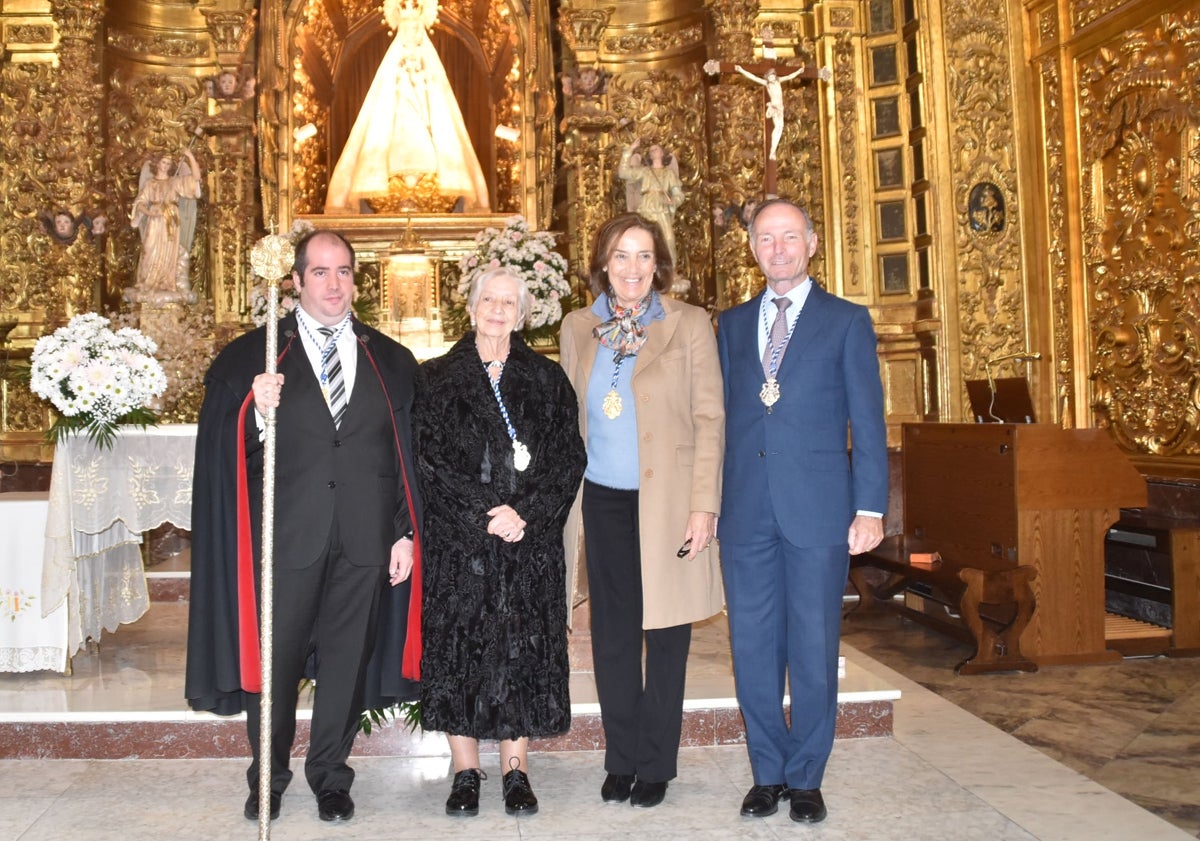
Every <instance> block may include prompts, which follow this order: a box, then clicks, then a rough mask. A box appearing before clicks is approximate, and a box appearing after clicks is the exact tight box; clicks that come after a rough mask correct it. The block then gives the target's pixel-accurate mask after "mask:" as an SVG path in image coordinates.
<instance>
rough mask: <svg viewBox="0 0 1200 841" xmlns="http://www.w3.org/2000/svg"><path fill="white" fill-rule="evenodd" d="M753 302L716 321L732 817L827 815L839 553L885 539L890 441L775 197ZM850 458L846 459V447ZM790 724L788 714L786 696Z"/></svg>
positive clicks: (852, 336)
mask: <svg viewBox="0 0 1200 841" xmlns="http://www.w3.org/2000/svg"><path fill="white" fill-rule="evenodd" d="M750 249H751V251H752V252H753V253H754V257H755V259H756V260H757V261H758V265H759V268H760V269H761V270H762V272H763V274H764V275H765V276H766V279H767V288H766V290H765V291H764V292H763V294H762V295H760V296H758V297H755V298H753V299H752V300H750V301H747V302H746V303H744V304H742V305H740V306H737V307H734V308H733V309H730V310H728V311H726V312H724V313H722V314H721V316H720V320H719V328H718V333H717V344H718V348H719V351H720V358H721V369H722V372H723V373H724V377H725V475H724V490H723V496H722V501H721V519H720V525H719V528H718V537H719V538H720V540H721V561H722V567H723V574H724V577H725V595H726V603H727V605H728V609H729V628H730V637H731V642H732V646H733V667H734V677H735V678H736V681H737V697H738V704H739V705H740V706H741V709H742V716H743V717H744V719H745V722H746V742H747V747H748V748H749V751H750V765H751V768H752V770H753V772H754V786H753V787H752V788H751V789H750V792H749V793H748V794H747V795H746V797H745V799H744V800H743V802H742V814H743V815H746V816H750V817H765V816H766V815H771V814H774V813H775V812H776V810H777V808H778V803H779V800H780V799H781V798H790V800H791V818H792V820H794V821H800V822H806V823H816V822H818V821H821V820H824V818H825V814H826V811H825V802H824V800H823V798H822V797H821V779H822V777H823V775H824V773H825V763H826V762H827V761H828V759H829V753H830V751H831V750H832V748H833V732H834V724H835V722H836V717H837V673H838V668H837V664H838V639H839V630H840V625H841V606H842V595H843V593H844V591H845V588H846V574H847V571H848V568H849V562H850V555H851V554H858V553H861V552H866V551H869V550H871V549H873V548H875V546H877V545H878V544H879V542H880V540H882V539H883V521H882V514H883V512H884V511H886V510H887V493H888V480H887V433H886V428H885V424H884V412H883V388H882V385H881V384H880V379H879V361H878V358H877V356H876V353H875V344H876V339H875V331H874V328H873V327H872V325H871V318H870V315H869V314H868V312H867V310H866V308H865V307H862V306H859V305H857V304H852V303H850V302H848V301H844V300H842V299H841V298H838V297H837V296H835V295H831V294H830V293H828V292H826V291H825V290H823V289H821V288H820V287H819V286H817V285H816V284H815V283H814V282H813V280H812V278H810V277H809V276H808V261H809V259H810V258H811V257H812V255H813V253H814V252H815V251H816V249H817V236H816V233H815V232H814V231H813V229H812V221H811V220H810V219H809V217H808V214H807V213H805V212H804V210H802V209H801V208H800V207H798V206H797V205H795V204H794V203H792V202H790V201H787V200H785V199H771V200H769V201H766V202H763V203H762V204H760V205H759V206H758V207H757V208H755V212H754V216H753V218H752V220H751V223H750ZM851 441H852V442H853V450H852V453H850V454H848V448H849V444H850V442H851ZM785 675H786V677H787V688H788V689H789V691H790V695H791V722H790V725H789V723H788V721H787V719H786V718H785V715H784V710H783V697H784V688H785V683H784V679H785Z"/></svg>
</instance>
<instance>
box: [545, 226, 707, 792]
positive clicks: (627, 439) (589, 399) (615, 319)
mask: <svg viewBox="0 0 1200 841" xmlns="http://www.w3.org/2000/svg"><path fill="white" fill-rule="evenodd" d="M672 268H673V267H672V262H671V255H670V251H669V250H668V249H667V245H666V242H665V240H664V239H663V235H662V232H661V230H660V229H659V227H658V225H657V224H655V223H654V222H651V221H649V220H647V219H645V218H643V217H641V216H639V215H638V214H636V213H626V214H622V215H620V216H616V217H614V218H612V219H610V220H608V221H607V222H605V223H604V224H603V225H602V226H601V227H600V230H599V231H598V232H597V235H596V243H595V247H594V248H593V250H592V262H591V266H590V275H591V287H592V291H593V293H595V295H596V301H595V303H594V304H593V306H591V307H590V308H588V309H581V310H576V311H574V312H572V313H570V314H569V315H568V316H567V317H566V318H565V319H564V320H563V326H562V336H561V339H560V349H561V355H562V365H563V368H565V369H566V372H567V376H568V377H569V378H570V380H571V384H572V385H574V386H575V393H576V395H577V397H578V399H579V423H580V427H581V429H580V432H581V433H582V435H583V439H584V441H585V443H586V444H587V453H588V467H587V473H586V474H585V477H584V483H583V490H582V492H581V495H582V505H581V506H579V507H580V508H581V510H582V520H583V529H584V548H585V552H586V556H587V574H588V595H589V601H590V608H591V631H592V658H593V663H594V668H595V676H596V691H597V694H598V696H599V701H600V713H601V718H602V721H603V725H604V740H605V758H604V767H605V770H606V771H607V772H608V776H607V778H606V779H605V781H604V784H603V785H602V786H601V789H600V795H601V797H602V798H603V799H604V800H605V801H607V802H622V801H624V800H629V801H630V803H631V804H632V805H634V806H642V807H649V806H656V805H658V804H659V803H661V802H662V800H663V797H664V796H665V794H666V790H667V781H669V780H671V779H673V778H674V777H675V775H676V761H677V757H678V753H679V739H680V729H681V727H682V722H683V690H684V678H685V674H686V670H687V655H688V648H689V646H690V644H691V634H692V626H691V623H692V622H695V621H697V620H700V619H704V618H706V617H709V616H712V615H713V614H715V613H717V612H718V611H720V610H721V607H722V604H723V593H722V590H721V574H720V569H719V566H718V559H717V552H716V547H715V546H713V545H712V540H713V536H714V535H715V534H716V525H717V514H718V504H719V502H720V498H721V459H722V455H723V452H724V428H725V409H724V404H723V402H722V400H723V398H722V394H723V390H722V382H721V368H720V364H719V362H718V360H717V343H716V339H715V337H714V335H713V329H712V323H711V321H710V320H709V317H708V314H707V313H706V312H705V311H704V310H703V309H700V308H699V307H695V306H691V305H690V304H685V303H682V302H680V301H675V300H673V299H671V298H667V297H664V296H663V295H662V294H661V293H663V292H665V291H666V290H668V289H670V288H671V282H672V280H673V279H674V278H673V271H672ZM575 546H577V542H576V541H571V540H568V544H567V548H568V552H570V550H571V549H572V548H573V547H575ZM571 560H572V559H571V558H570V557H568V558H567V564H568V568H570V565H571ZM643 643H644V644H645V651H646V658H645V669H644V672H645V677H644V679H643V664H642V650H643Z"/></svg>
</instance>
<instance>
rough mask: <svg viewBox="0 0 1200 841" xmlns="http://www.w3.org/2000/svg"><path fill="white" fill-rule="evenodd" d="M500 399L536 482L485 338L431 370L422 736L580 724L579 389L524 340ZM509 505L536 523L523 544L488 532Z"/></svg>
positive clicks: (424, 434) (425, 377)
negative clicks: (574, 505)
mask: <svg viewBox="0 0 1200 841" xmlns="http://www.w3.org/2000/svg"><path fill="white" fill-rule="evenodd" d="M500 393H501V396H502V397H503V399H504V405H505V408H506V409H507V410H508V414H509V418H510V419H511V421H512V424H513V427H514V428H515V430H516V434H517V438H518V440H520V441H521V442H522V443H523V444H525V445H526V446H527V447H528V448H529V451H530V454H531V455H532V459H531V461H530V464H529V467H528V468H527V469H526V470H524V471H517V470H516V469H515V468H514V465H513V448H512V441H511V439H510V438H509V434H508V430H507V428H506V427H505V424H504V420H503V418H502V416H501V413H500V409H499V406H498V405H497V402H496V398H495V396H494V394H493V393H492V388H491V384H490V382H489V380H488V376H487V373H486V372H485V371H484V368H483V365H482V363H481V362H480V359H479V354H478V351H477V350H476V348H475V335H474V333H468V334H467V335H466V336H464V337H463V338H462V340H461V341H459V342H458V343H457V344H455V346H454V347H453V348H452V349H451V350H450V352H449V353H447V354H446V355H445V356H443V357H440V358H437V359H432V360H430V361H428V362H426V363H425V364H424V365H422V366H421V369H420V371H419V373H418V376H417V399H416V407H415V410H414V418H413V439H414V444H413V446H414V451H415V454H416V458H417V473H418V475H419V477H420V481H421V487H422V491H423V494H424V502H425V518H424V523H425V525H424V531H423V534H422V538H423V539H422V551H423V570H424V618H423V623H422V628H423V640H424V654H423V657H422V661H421V700H422V724H423V725H424V727H425V728H426V729H430V730H441V731H444V732H447V733H451V734H455V735H462V736H473V737H476V738H480V739H515V738H519V737H522V736H546V735H553V734H556V733H562V732H565V731H566V730H567V728H568V727H569V726H570V721H571V707H570V696H569V693H568V678H569V675H570V666H569V665H568V662H567V603H566V590H565V586H566V585H565V570H564V566H563V544H562V530H563V524H564V523H565V521H566V517H567V513H568V511H569V509H570V506H571V502H572V501H573V499H574V498H575V493H576V491H577V490H578V488H579V483H580V482H581V481H582V478H583V470H584V466H585V462H586V455H585V451H584V445H583V440H582V439H581V438H580V436H579V422H578V417H577V411H578V410H577V408H576V407H577V401H576V399H575V394H574V391H573V390H572V388H571V384H570V383H569V382H568V380H567V377H566V375H565V374H564V373H563V371H562V369H561V368H559V366H558V365H556V364H554V363H553V362H551V361H550V360H548V359H545V358H544V357H542V356H539V355H538V354H537V353H535V352H533V351H532V350H530V349H529V348H528V347H526V345H525V344H524V342H522V341H521V339H520V337H519V336H518V335H516V334H514V335H513V336H512V346H511V350H510V352H509V356H508V360H507V362H506V363H505V367H504V373H503V376H502V377H501V379H500ZM502 504H508V505H510V506H512V508H513V509H514V510H515V511H516V512H517V513H518V514H519V515H520V516H521V517H522V518H523V519H524V520H525V521H526V522H527V523H528V525H527V526H526V528H525V537H524V538H523V539H522V540H520V541H518V542H516V543H506V542H504V541H503V540H501V539H500V538H499V537H494V536H492V535H490V534H488V533H487V523H488V519H489V517H488V516H487V512H488V510H489V509H491V508H494V507H495V506H497V505H502Z"/></svg>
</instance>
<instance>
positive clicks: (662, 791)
mask: <svg viewBox="0 0 1200 841" xmlns="http://www.w3.org/2000/svg"><path fill="white" fill-rule="evenodd" d="M666 796H667V784H666V783H665V782H662V783H648V782H646V781H645V780H638V781H637V782H636V783H634V784H633V789H631V790H630V792H629V805H630V806H640V807H641V808H643V809H649V808H650V807H651V806H657V805H658V804H659V803H662V802H663V798H664V797H666Z"/></svg>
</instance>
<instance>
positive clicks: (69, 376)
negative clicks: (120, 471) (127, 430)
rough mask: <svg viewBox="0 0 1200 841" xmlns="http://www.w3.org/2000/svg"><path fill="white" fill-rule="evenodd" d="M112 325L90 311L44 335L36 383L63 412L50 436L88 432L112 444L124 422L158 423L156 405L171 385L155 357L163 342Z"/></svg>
mask: <svg viewBox="0 0 1200 841" xmlns="http://www.w3.org/2000/svg"><path fill="white" fill-rule="evenodd" d="M108 325H109V320H108V319H107V318H105V317H104V316H102V315H99V314H97V313H85V314H84V315H77V316H75V317H74V318H72V319H71V320H70V322H68V324H67V326H66V327H60V328H59V329H57V330H55V331H54V333H52V334H51V335H49V336H42V337H41V338H40V339H38V341H37V345H36V346H35V347H34V349H33V358H32V370H31V371H30V387H31V388H32V389H33V393H34V394H36V395H37V396H38V397H41V398H44V399H46V400H49V401H50V403H51V404H52V405H53V406H54V408H55V409H56V410H57V411H58V415H59V416H58V418H56V419H55V421H54V424H53V425H52V426H51V427H50V429H49V430H47V432H46V438H47V440H49V441H52V442H58V441H60V440H62V439H63V438H65V437H66V436H67V435H69V434H70V433H72V432H76V431H83V432H86V433H87V436H88V438H90V439H91V440H92V441H93V442H94V443H95V444H96V445H97V446H101V447H111V446H112V442H113V437H114V434H115V431H116V427H117V425H118V424H131V425H134V426H140V427H146V426H153V425H154V424H156V423H158V415H157V414H155V412H154V411H153V410H152V409H151V408H150V405H151V403H152V402H153V401H154V400H155V399H156V398H158V397H160V396H161V395H162V393H163V392H164V391H165V390H166V388H167V376H166V374H165V373H164V372H163V369H162V365H160V364H159V362H158V360H157V359H155V358H154V354H155V352H156V351H157V350H158V345H156V344H155V343H154V340H153V339H151V338H149V337H148V336H145V335H144V334H142V333H141V332H140V331H138V330H135V329H133V328H132V327H122V328H121V329H119V330H117V331H116V332H113V331H112V330H110V329H109V326H108Z"/></svg>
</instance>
